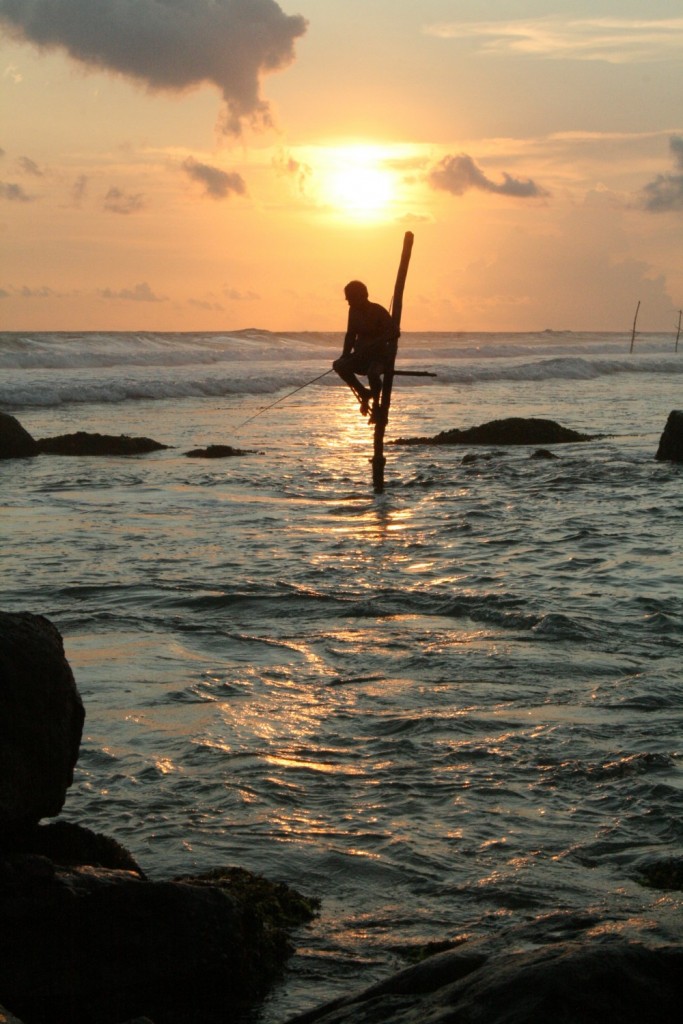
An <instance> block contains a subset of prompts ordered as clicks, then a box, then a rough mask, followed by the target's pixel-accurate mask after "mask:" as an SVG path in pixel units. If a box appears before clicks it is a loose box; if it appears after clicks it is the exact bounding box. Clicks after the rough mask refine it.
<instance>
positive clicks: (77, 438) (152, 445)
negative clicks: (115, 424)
mask: <svg viewBox="0 0 683 1024" xmlns="http://www.w3.org/2000/svg"><path fill="white" fill-rule="evenodd" d="M37 444H38V450H39V451H40V452H43V453H44V454H46V455H144V454H146V453H147V452H158V451H162V450H164V449H166V448H168V447H170V446H169V445H167V444H161V443H160V442H159V441H153V440H152V439H151V438H149V437H129V436H128V434H118V435H113V434H88V433H86V431H84V430H78V431H76V433H75V434H60V435H59V437H46V438H42V439H40V440H39V441H38V442H37Z"/></svg>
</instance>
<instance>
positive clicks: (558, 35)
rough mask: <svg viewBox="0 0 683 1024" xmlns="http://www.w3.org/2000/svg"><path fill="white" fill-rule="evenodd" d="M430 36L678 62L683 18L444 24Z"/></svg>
mask: <svg viewBox="0 0 683 1024" xmlns="http://www.w3.org/2000/svg"><path fill="white" fill-rule="evenodd" d="M425 32H426V33H427V34H428V35H433V36H439V37H440V38H442V39H470V40H474V41H475V42H476V43H477V44H478V48H479V51H480V52H482V53H487V54H494V55H495V54H498V55H505V54H513V55H517V56H526V57H543V58H546V59H548V58H550V59H554V60H602V61H607V62H608V63H611V64H630V63H642V62H645V61H661V60H679V59H680V54H681V48H683V18H662V19H645V18H638V19H635V18H575V19H568V20H564V19H562V18H559V17H554V18H553V17H548V18H535V19H534V18H531V19H527V20H519V21H510V22H494V21H483V22H446V23H440V24H435V25H430V26H428V27H427V28H426V29H425Z"/></svg>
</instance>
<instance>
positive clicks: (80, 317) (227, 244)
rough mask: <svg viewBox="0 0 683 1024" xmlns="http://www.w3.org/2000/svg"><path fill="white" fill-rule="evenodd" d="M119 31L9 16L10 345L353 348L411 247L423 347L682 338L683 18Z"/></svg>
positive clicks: (449, 14)
mask: <svg viewBox="0 0 683 1024" xmlns="http://www.w3.org/2000/svg"><path fill="white" fill-rule="evenodd" d="M569 6H571V14H568V13H567V8H568V7H569ZM92 8H93V0H0V29H2V32H3V35H2V44H1V45H0V82H1V87H2V92H3V97H2V104H3V112H4V117H3V131H2V136H0V150H1V156H0V227H1V230H2V240H3V263H2V267H1V268H0V317H1V322H2V326H3V327H4V328H5V329H8V330H24V329H25V330H97V329H101V330H189V331H191V330H215V331H219V330H230V329H237V328H241V327H249V326H256V327H262V328H268V329H271V330H343V328H344V325H345V318H346V306H345V303H344V301H343V294H342V288H343V285H344V284H345V283H346V281H347V280H348V279H349V278H361V279H363V280H365V281H366V282H367V284H368V286H369V288H370V294H371V298H373V299H375V300H377V301H380V302H384V303H388V301H389V299H390V296H391V291H392V286H393V279H394V275H395V270H396V265H397V261H398V257H399V254H400V248H401V243H402V238H403V233H404V232H405V230H407V229H409V230H411V231H413V232H414V234H415V248H414V251H413V259H412V263H411V269H410V275H409V279H408V285H407V288H406V297H405V307H404V316H403V325H404V329H405V330H416V331H420V330H458V331H466V330H543V329H545V328H552V329H557V330H561V329H575V330H623V331H627V330H629V329H630V325H631V323H632V319H633V313H634V310H635V306H636V303H637V301H638V300H640V301H641V309H640V317H639V327H640V329H641V330H643V331H647V330H673V329H674V326H675V323H676V321H677V317H678V314H677V311H678V309H679V308H680V307H681V305H683V246H681V241H680V240H681V234H682V232H681V227H682V224H683V121H681V109H682V107H681V97H683V60H682V59H681V58H682V57H683V12H681V11H680V5H679V4H678V2H672V0H647V2H635V0H633V2H631V0H620V2H618V3H617V2H613V0H590V2H588V0H586V2H581V0H577V2H575V3H573V4H572V5H567V4H566V3H559V2H558V3H551V2H548V0H536V2H534V0H526V2H525V0H522V2H519V0H495V2H494V0H489V2H486V0H421V2H420V3H419V4H418V3H414V4H413V3H411V4H407V3H397V2H396V0H372V2H371V3H368V2H367V0H344V3H343V4H342V3H339V2H338V0H303V2H300V3H297V2H292V3H291V4H290V3H289V0H287V3H286V4H285V3H281V4H279V5H278V4H277V3H275V0H217V2H215V3H211V2H209V0H174V2H173V3H171V2H170V0H137V2H136V4H134V5H130V4H126V3H123V0H100V3H99V4H98V5H97V8H98V11H99V16H98V18H97V19H93V18H92V17H90V18H88V17H87V16H86V14H84V11H85V10H86V9H88V10H89V11H92ZM161 15H163V17H161Z"/></svg>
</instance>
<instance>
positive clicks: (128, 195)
mask: <svg viewBox="0 0 683 1024" xmlns="http://www.w3.org/2000/svg"><path fill="white" fill-rule="evenodd" d="M145 205H146V204H145V197H144V195H143V194H142V193H141V192H136V193H133V192H124V191H123V190H122V189H120V188H116V187H115V186H113V187H112V188H110V189H109V191H108V192H107V194H106V196H105V197H104V208H105V210H108V211H109V213H122V214H129V213H138V212H139V211H140V210H143V209H144V208H145Z"/></svg>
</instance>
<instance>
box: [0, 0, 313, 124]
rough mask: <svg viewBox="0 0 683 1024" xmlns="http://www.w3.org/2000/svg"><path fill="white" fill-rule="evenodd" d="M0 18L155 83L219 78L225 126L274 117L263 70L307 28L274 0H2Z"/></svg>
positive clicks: (87, 60) (285, 55)
mask: <svg viewBox="0 0 683 1024" xmlns="http://www.w3.org/2000/svg"><path fill="white" fill-rule="evenodd" d="M0 21H1V22H3V23H4V25H5V27H6V28H7V29H8V30H9V31H10V32H12V33H13V35H14V36H15V37H18V38H20V39H22V40H24V41H26V42H29V43H33V44H34V45H36V46H39V47H44V48H48V49H55V48H59V49H63V50H66V52H67V53H68V54H69V56H71V57H72V58H73V59H74V60H77V61H79V62H80V63H82V64H86V65H88V66H89V67H92V68H96V69H99V70H103V71H113V72H116V73H119V74H122V75H125V76H126V77H127V78H132V79H135V80H136V81H138V82H141V83H143V84H144V85H146V86H148V87H149V88H150V89H154V90H156V89H170V90H175V91H179V90H183V89H188V88H191V87H193V86H198V85H202V84H204V83H207V82H208V83H212V84H213V85H216V86H217V87H218V88H219V89H220V91H221V93H222V95H223V99H224V100H225V105H226V109H225V114H224V117H223V119H222V126H223V128H224V130H225V131H227V132H232V133H234V134H239V132H240V129H241V126H242V124H243V123H244V122H245V121H246V122H249V123H253V124H261V125H268V124H270V113H269V108H268V104H267V103H266V102H265V101H264V100H263V99H262V98H261V95H260V79H261V76H262V75H264V74H267V73H269V72H272V71H278V70H280V69H282V68H285V67H287V65H288V64H290V63H291V62H292V60H293V59H294V41H295V39H297V38H298V37H299V36H302V35H303V34H304V33H305V31H306V21H305V19H304V18H302V17H301V16H300V15H287V14H285V13H284V12H283V10H282V9H281V7H280V6H279V4H277V3H276V2H275V0H106V2H105V0H0Z"/></svg>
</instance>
